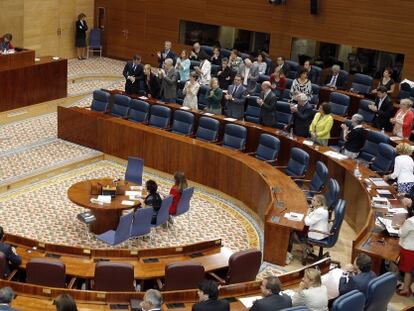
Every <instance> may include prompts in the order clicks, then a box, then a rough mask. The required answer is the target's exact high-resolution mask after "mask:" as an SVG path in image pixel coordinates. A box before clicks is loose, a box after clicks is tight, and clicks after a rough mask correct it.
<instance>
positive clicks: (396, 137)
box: [390, 136, 403, 141]
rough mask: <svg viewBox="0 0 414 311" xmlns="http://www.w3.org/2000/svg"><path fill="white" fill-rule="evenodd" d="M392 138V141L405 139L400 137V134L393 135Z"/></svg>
mask: <svg viewBox="0 0 414 311" xmlns="http://www.w3.org/2000/svg"><path fill="white" fill-rule="evenodd" d="M390 140H392V141H399V140H403V139H402V138H401V137H398V136H391V137H390Z"/></svg>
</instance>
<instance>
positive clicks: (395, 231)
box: [377, 217, 398, 235]
mask: <svg viewBox="0 0 414 311" xmlns="http://www.w3.org/2000/svg"><path fill="white" fill-rule="evenodd" d="M377 219H378V220H379V222H380V223H381V224H382V225H383V226H384V227H385V229H386V230H387V232H388V233H389V234H390V235H398V229H394V227H393V226H392V219H387V218H383V217H377Z"/></svg>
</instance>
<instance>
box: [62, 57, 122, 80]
mask: <svg viewBox="0 0 414 311" xmlns="http://www.w3.org/2000/svg"><path fill="white" fill-rule="evenodd" d="M124 66H125V62H124V61H120V60H116V59H111V58H106V57H102V58H98V57H91V58H89V59H85V60H81V61H80V60H78V59H70V60H69V61H68V79H76V78H79V77H85V76H101V77H102V76H112V77H118V78H122V71H123V69H124Z"/></svg>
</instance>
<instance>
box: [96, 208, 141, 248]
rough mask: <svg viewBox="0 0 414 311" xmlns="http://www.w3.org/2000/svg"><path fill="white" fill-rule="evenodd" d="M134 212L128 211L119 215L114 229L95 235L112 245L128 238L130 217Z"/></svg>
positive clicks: (130, 223)
mask: <svg viewBox="0 0 414 311" xmlns="http://www.w3.org/2000/svg"><path fill="white" fill-rule="evenodd" d="M133 216H134V214H133V213H129V214H127V215H124V216H121V218H120V219H119V224H118V227H117V228H116V230H109V231H106V232H104V233H102V234H99V235H97V236H96V238H97V239H98V240H101V241H103V242H105V243H108V244H110V245H112V246H114V245H117V244H119V243H122V242H124V241H126V240H128V239H129V234H130V232H131V225H132V218H133Z"/></svg>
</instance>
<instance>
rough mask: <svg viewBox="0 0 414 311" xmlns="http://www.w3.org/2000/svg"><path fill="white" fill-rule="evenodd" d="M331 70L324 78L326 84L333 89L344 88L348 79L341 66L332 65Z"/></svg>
mask: <svg viewBox="0 0 414 311" xmlns="http://www.w3.org/2000/svg"><path fill="white" fill-rule="evenodd" d="M331 71H332V73H331V74H330V75H328V77H327V78H326V80H325V84H326V86H327V87H329V88H331V89H334V90H336V89H344V88H345V87H346V83H347V82H348V81H347V80H346V79H347V78H346V76H345V74H344V73H343V72H341V67H339V65H333V66H332V68H331Z"/></svg>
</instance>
